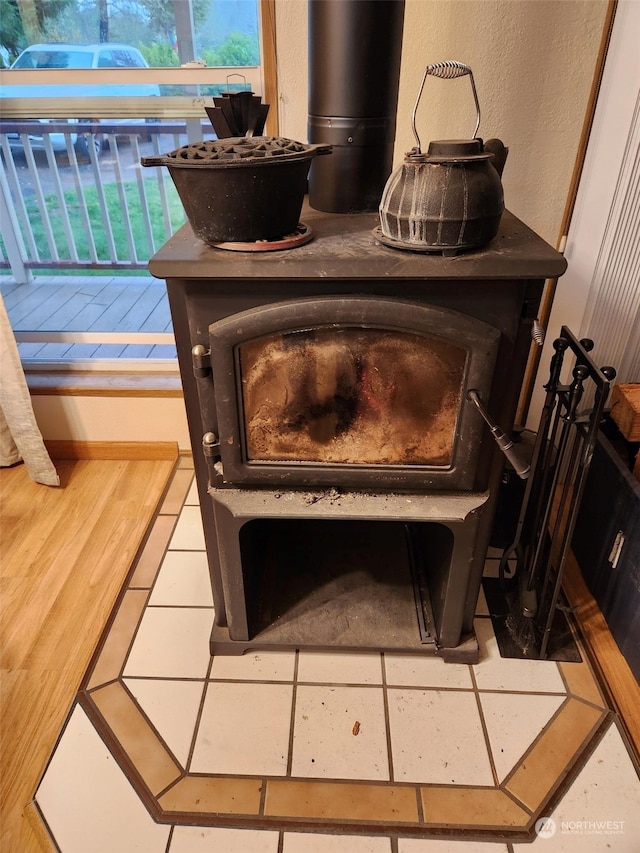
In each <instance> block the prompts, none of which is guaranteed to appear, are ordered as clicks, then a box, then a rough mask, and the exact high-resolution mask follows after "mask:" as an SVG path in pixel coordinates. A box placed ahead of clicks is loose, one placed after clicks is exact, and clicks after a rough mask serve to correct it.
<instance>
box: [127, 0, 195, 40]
mask: <svg viewBox="0 0 640 853" xmlns="http://www.w3.org/2000/svg"><path fill="white" fill-rule="evenodd" d="M182 2H190V3H191V9H192V15H193V25H194V27H195V28H196V29H197V28H198V27H201V26H203V25H204V24H205V22H206V20H207V13H208V11H209V2H210V0H182ZM138 3H139V4H140V6H141V7H142V8H143V9H145V11H146V13H147V14H148V16H149V29H150V30H153V31H154V32H160V33H169V32H172V31H173V28H174V25H175V13H174V8H173V4H174V0H138Z"/></svg>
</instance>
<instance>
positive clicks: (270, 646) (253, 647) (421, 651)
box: [209, 614, 480, 664]
mask: <svg viewBox="0 0 640 853" xmlns="http://www.w3.org/2000/svg"><path fill="white" fill-rule="evenodd" d="M267 634H268V636H266V635H267ZM413 635H414V636H413V640H411V639H410V638H409V637H408V636H407V638H406V639H407V642H406V644H402V643H398V644H394V643H393V642H387V638H385V637H378V638H377V642H376V643H371V642H364V643H362V644H359V645H355V644H352V643H346V644H345V643H323V642H322V641H321V640H320V639H317V640H316V641H315V642H313V643H305V645H304V649H305V651H317V652H338V651H340V652H362V651H367V652H374V651H375V652H390V653H393V654H414V655H429V656H432V657H441V658H442V659H443V661H444V662H445V663H461V664H476V663H479V661H480V651H479V647H478V640H477V637H476V635H475V633H474V632H472V633H471V634H467V635H466V636H464V637H463V638H462V641H461V642H460V644H459V645H457V646H453V647H451V648H440V647H438V646H437V645H436V643H434V642H431V643H423V642H421V640H420V636H419V633H418V631H417V630H416V629H415V614H414V626H413ZM209 646H210V650H211V654H212V655H243V654H245V653H246V652H251V651H295V650H296V649H297V648H298V646H297V645H296V643H295V642H291V641H290V640H287V637H286V632H285V631H282V632H281V633H280V632H278V631H268V632H265V635H262V634H261V635H259V636H257V637H254V638H253V639H252V640H232V639H231V637H230V636H229V629H228V628H225V627H223V626H222V625H214V626H213V630H212V632H211V640H210V643H209Z"/></svg>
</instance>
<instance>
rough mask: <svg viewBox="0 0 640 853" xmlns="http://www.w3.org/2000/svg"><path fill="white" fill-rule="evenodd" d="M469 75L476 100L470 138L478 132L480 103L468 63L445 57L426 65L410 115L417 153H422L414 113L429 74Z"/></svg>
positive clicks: (442, 77)
mask: <svg viewBox="0 0 640 853" xmlns="http://www.w3.org/2000/svg"><path fill="white" fill-rule="evenodd" d="M467 74H468V75H469V80H470V82H471V91H472V92H473V99H474V101H475V102H476V126H475V128H474V131H473V136H472V139H475V138H476V136H477V134H478V128H479V127H480V103H479V101H478V93H477V92H476V84H475V83H474V81H473V72H472V71H471V68H470V67H469V66H468V65H465V64H464V63H463V62H457V61H456V60H455V59H445V60H444V62H434V63H433V64H432V65H427V67H426V69H425V72H424V75H423V77H422V83H421V84H420V91H419V92H418V97H417V98H416V104H415V107H414V108H413V114H412V116H411V127H412V128H413V135H414V136H415V138H416V142H417V143H418V154H421V153H422V149H421V147H420V137H419V136H418V131H417V130H416V113H417V112H418V104H419V103H420V98H421V97H422V90H423V89H424V84H425V82H426V79H427V77H428V76H429V75H431V76H432V77H440V79H441V80H454V79H455V78H456V77H466V76H467Z"/></svg>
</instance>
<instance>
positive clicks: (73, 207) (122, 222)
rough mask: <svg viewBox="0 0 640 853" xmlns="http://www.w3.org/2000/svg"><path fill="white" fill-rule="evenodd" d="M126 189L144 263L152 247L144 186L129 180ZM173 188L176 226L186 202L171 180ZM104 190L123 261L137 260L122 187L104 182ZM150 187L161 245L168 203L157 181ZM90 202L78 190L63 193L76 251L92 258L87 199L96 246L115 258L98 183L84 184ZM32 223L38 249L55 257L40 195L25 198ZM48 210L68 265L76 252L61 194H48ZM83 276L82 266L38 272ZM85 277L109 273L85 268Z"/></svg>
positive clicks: (147, 183) (172, 215)
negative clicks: (129, 239) (141, 189)
mask: <svg viewBox="0 0 640 853" xmlns="http://www.w3.org/2000/svg"><path fill="white" fill-rule="evenodd" d="M122 186H123V188H124V193H125V198H126V204H127V208H128V211H129V220H130V223H131V231H132V234H133V241H134V245H135V248H136V256H137V258H138V260H139V261H142V262H146V261H148V259H149V257H150V256H151V249H150V247H149V245H148V243H147V236H146V229H145V222H144V219H145V216H144V214H143V210H142V204H141V201H140V194H139V191H138V185H137V184H136V183H135V182H128V183H125V184H123V185H122ZM165 186H166V190H167V198H168V205H169V216H170V220H171V223H172V227H173V229H174V230H175V229H176V228H179V227H180V225H182V224H183V223H184V222H185V218H186V217H185V213H184V208H183V207H182V204H181V202H180V199H179V197H178V194H177V192H176V189H175V187H174V185H173V182H172V181H171V180H167V181H166V183H165ZM103 188H104V194H105V199H106V206H107V210H108V215H109V221H110V222H111V230H112V234H113V241H114V244H115V247H116V254H117V258H118V260H119V261H131V260H132V258H130V257H129V247H128V243H127V226H126V219H125V216H124V214H123V211H122V208H121V202H120V195H119V192H118V186H117V184H115V183H110V184H104V185H103ZM145 189H146V196H147V205H148V209H149V218H150V220H151V230H152V233H153V237H154V241H155V245H156V248H159V247H160V246H161V245H162V244H163V243H164V242H165V239H166V237H165V232H164V221H163V216H162V207H161V204H160V191H159V187H158V184H157V181H156V180H155V179H153V180H147V181H145ZM83 195H84V201H83V202H81V200H80V199H79V198H78V194H77V193H76V191H75V190H68V191H66V192H65V193H64V194H63V198H64V206H65V207H66V210H67V213H68V216H69V221H70V223H71V230H72V233H73V235H74V239H75V245H76V251H77V253H78V257H79V258H80V260H81V261H87V262H89V258H90V255H89V246H88V241H87V235H86V231H85V226H84V224H83V221H82V216H81V203H82V204H84V206H85V207H86V210H87V215H88V218H89V223H90V226H91V233H92V235H93V240H94V243H95V247H96V252H97V255H98V259H99V260H100V261H106V262H107V264H108V262H109V260H110V258H109V251H108V243H107V239H106V230H105V227H104V225H103V222H102V216H101V213H100V206H99V203H98V192H97V189H96V187H91V186H90V187H84V188H83ZM25 204H26V208H27V213H28V217H29V222H30V223H31V228H32V231H33V236H34V240H35V243H36V246H37V247H38V254H39V256H40V258H41V259H42V260H46V259H48V258H50V256H51V252H50V250H49V245H48V243H47V239H46V237H45V228H44V222H43V217H42V215H41V213H40V208H39V206H38V204H37V202H36V200H35V199H34V198H28V199H26V200H25ZM45 204H46V209H47V212H48V214H49V221H50V224H51V230H52V233H53V238H54V241H55V245H56V248H57V251H58V255H59V257H60V260H61V262H62V263H64V261H65V260H71V252H70V251H69V246H68V243H67V237H66V234H65V230H64V227H63V221H62V216H61V213H60V202H59V200H58V197H57V196H56V195H48V196H46V197H45ZM107 268H108V269H109V274H110V275H136V274H139V275H146V274H147V272H146V270H144V269H139V270H135V269H134V270H131V269H129V270H126V269H125V270H115V269H113V268H109V267H107ZM47 273H49V274H51V275H78V268H77V267H75V268H66V269H65V268H64V267H53V266H52V268H51V270H50V271H49V270H44V269H39V270H38V275H46V274H47ZM82 274H83V275H104V269H87V270H84V269H83V272H82Z"/></svg>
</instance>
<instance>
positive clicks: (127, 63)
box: [1, 42, 160, 154]
mask: <svg viewBox="0 0 640 853" xmlns="http://www.w3.org/2000/svg"><path fill="white" fill-rule="evenodd" d="M148 67H149V66H148V64H147V62H146V60H145V58H144V57H143V55H142V54H141V53H140V51H139V50H138V49H137V48H135V47H131V45H128V44H113V43H109V42H107V43H104V44H64V43H60V44H32V45H31V46H30V47H28V48H27V49H26V50H24V51H23V52H22V53H21V54H20V56H19V57H18V58H17V59H16V61H15V62H14V63H13V65H12V66H11V68H12V69H13V68H16V69H23V70H24V69H30V68H76V69H82V68H148ZM159 94H160V87H159V86H157V85H156V84H154V83H133V84H123V85H120V84H112V83H110V84H108V85H98V84H95V83H93V84H92V83H73V84H69V85H61V86H37V85H26V86H25V85H13V86H11V85H9V86H3V88H2V91H1V95H2V97H3V98H30V97H31V98H34V97H39V98H42V97H46V96H50V97H52V98H73V97H75V98H96V97H127V96H134V97H139V96H145V95H149V96H158V95H159ZM69 121H74V120H73V119H69ZM118 121H119V120H117V119H116V120H111V119H109V120H108V123H109V124H110V125H112V124H117V123H118ZM121 121H122V122H123V123H126V124H131V123H137V122H138V121H140V123H143V122H144V119H140V120H138V119H135V118H131V119H122V120H121ZM47 122H48V120H47V119H34V125H43V124H47ZM71 137H72V141H73V143H74V145H75V147H76V150H77V152H78V153H79V154H86V152H87V142H88V140H89V139H90V140H91V143H92V144H93V145H94V147H95V149H96V151H97V152H99V151H100V149H101V147H102V137H101V136H100V134H97V133H89V134H71ZM50 139H51V144H52V147H53V150H54V151H66V145H65V139H64V134H63V133H51V134H50ZM29 141H30V143H31V147H32V148H33V149H34V150H41V151H43V150H44V139H43V135H42V132H38V130H36V129H35V127H34V132H33V134H32V133H29ZM9 143H10V145H11V148H12V149H17V150H22V142H21V140H20V135H19V134H17V133H15V134H9Z"/></svg>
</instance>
